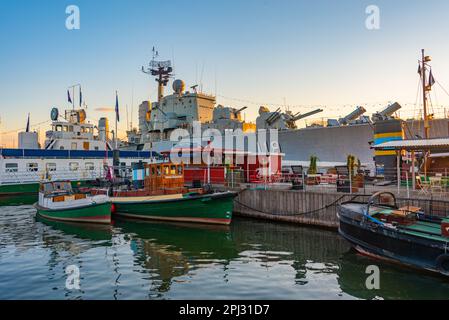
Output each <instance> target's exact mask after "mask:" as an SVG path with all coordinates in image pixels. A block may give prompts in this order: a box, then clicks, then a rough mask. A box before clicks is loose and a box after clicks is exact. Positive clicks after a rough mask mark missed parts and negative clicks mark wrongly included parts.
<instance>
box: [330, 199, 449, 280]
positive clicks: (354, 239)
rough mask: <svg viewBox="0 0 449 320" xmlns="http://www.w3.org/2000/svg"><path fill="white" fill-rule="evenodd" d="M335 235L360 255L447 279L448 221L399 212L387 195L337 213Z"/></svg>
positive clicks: (349, 204)
mask: <svg viewBox="0 0 449 320" xmlns="http://www.w3.org/2000/svg"><path fill="white" fill-rule="evenodd" d="M337 212H338V213H337V214H338V218H339V220H340V227H339V233H340V235H341V236H343V237H344V238H345V239H346V240H348V241H349V242H350V243H351V244H352V245H353V246H354V248H355V249H356V250H357V251H359V252H360V253H361V254H364V255H367V256H371V257H374V258H378V259H382V260H387V261H390V262H395V263H400V264H404V265H407V266H410V267H414V268H419V269H424V270H428V271H432V272H437V273H439V274H442V275H445V276H449V218H441V217H435V216H431V215H427V214H426V213H425V212H423V211H422V210H421V209H420V208H416V207H402V208H399V207H398V205H397V202H396V198H395V196H394V195H393V194H392V193H390V192H378V193H375V194H374V195H372V196H371V197H370V198H369V200H368V202H367V203H362V202H357V201H349V202H345V203H342V204H341V205H339V206H338V209H337Z"/></svg>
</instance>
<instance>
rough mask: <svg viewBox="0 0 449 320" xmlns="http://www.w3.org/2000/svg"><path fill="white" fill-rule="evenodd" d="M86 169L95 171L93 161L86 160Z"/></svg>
mask: <svg viewBox="0 0 449 320" xmlns="http://www.w3.org/2000/svg"><path fill="white" fill-rule="evenodd" d="M86 170H87V171H93V170H95V165H94V163H93V162H86Z"/></svg>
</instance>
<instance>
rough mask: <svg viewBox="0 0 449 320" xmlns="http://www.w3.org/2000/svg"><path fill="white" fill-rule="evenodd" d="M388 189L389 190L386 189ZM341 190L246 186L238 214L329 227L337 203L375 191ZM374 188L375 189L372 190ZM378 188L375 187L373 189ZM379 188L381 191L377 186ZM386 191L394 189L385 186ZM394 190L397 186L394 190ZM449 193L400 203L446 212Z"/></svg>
mask: <svg viewBox="0 0 449 320" xmlns="http://www.w3.org/2000/svg"><path fill="white" fill-rule="evenodd" d="M384 189H385V190H384ZM367 191H368V190H365V192H366V193H354V194H349V193H337V192H334V191H332V190H316V191H315V190H313V189H312V190H309V191H299V190H262V189H244V190H242V191H240V192H239V195H238V197H236V199H235V201H234V215H235V216H241V217H246V218H254V219H263V220H271V221H278V222H287V223H294V224H299V225H307V226H312V227H320V228H326V229H333V230H336V229H338V225H339V222H338V218H337V206H338V204H340V203H343V202H345V201H350V200H356V201H361V202H366V201H367V200H368V199H369V197H370V196H371V195H372V194H373V193H374V192H367ZM369 191H371V190H369ZM373 191H374V190H373ZM377 191H380V190H379V188H377ZM382 191H390V190H388V189H387V188H383V189H382ZM391 191H393V193H394V190H391ZM446 199H449V197H447V196H445V195H444V194H441V195H438V197H432V198H429V197H413V198H407V197H406V196H405V195H404V193H402V196H401V193H400V194H399V196H398V197H397V201H398V205H399V206H407V205H409V206H416V207H420V208H423V209H424V210H425V211H426V212H429V213H431V214H433V215H439V216H446V215H447V213H448V212H449V201H447V200H446Z"/></svg>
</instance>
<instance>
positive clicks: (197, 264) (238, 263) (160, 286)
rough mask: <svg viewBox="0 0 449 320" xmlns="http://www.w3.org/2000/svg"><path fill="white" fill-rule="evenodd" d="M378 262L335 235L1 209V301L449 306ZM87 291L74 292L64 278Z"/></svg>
mask: <svg viewBox="0 0 449 320" xmlns="http://www.w3.org/2000/svg"><path fill="white" fill-rule="evenodd" d="M369 264H372V261H371V260H369V259H366V258H361V257H359V256H357V255H355V254H354V253H353V252H352V251H350V250H349V247H348V245H347V243H346V242H345V241H343V240H342V239H341V238H339V236H338V235H337V234H336V233H333V232H328V231H321V230H316V229H306V228H298V227H296V226H291V225H285V224H275V223H266V222H258V221H253V220H242V219H235V220H234V222H233V223H232V225H231V226H230V227H224V228H221V227H215V226H195V225H192V226H186V225H177V224H164V223H154V224H153V223H133V222H123V221H122V222H118V221H116V222H115V224H114V226H113V227H107V226H106V227H101V228H97V227H87V226H86V225H84V226H79V225H66V224H61V223H55V222H48V221H41V220H39V219H37V218H36V217H35V211H34V209H33V208H32V207H15V208H7V207H3V208H0V299H211V298H216V299H260V300H264V299H354V298H356V299H393V298H394V299H397V298H407V299H413V298H416V299H420V298H443V299H446V298H448V297H449V283H448V282H447V281H444V280H442V279H440V278H436V277H432V276H422V275H421V274H416V273H414V272H410V271H408V272H404V270H402V269H400V268H397V267H391V266H388V265H382V264H380V266H381V270H382V275H381V276H382V278H381V284H382V285H381V290H379V291H378V292H375V293H373V292H371V291H369V290H367V289H366V288H365V287H364V282H365V279H366V274H365V268H366V266H367V265H369ZM71 265H75V266H77V267H79V270H80V276H81V278H80V286H81V290H75V289H73V290H70V289H67V288H66V280H67V274H66V268H67V267H68V266H71Z"/></svg>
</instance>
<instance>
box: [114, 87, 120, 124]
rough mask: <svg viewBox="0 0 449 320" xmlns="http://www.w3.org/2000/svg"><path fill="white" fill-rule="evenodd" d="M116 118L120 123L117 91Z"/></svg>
mask: <svg viewBox="0 0 449 320" xmlns="http://www.w3.org/2000/svg"><path fill="white" fill-rule="evenodd" d="M115 117H116V118H117V121H118V122H120V114H119V110H118V94H117V91H116V92H115Z"/></svg>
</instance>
